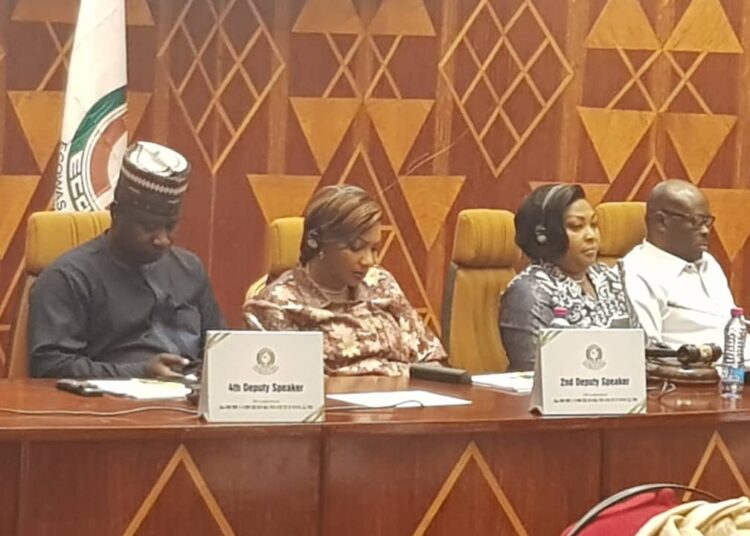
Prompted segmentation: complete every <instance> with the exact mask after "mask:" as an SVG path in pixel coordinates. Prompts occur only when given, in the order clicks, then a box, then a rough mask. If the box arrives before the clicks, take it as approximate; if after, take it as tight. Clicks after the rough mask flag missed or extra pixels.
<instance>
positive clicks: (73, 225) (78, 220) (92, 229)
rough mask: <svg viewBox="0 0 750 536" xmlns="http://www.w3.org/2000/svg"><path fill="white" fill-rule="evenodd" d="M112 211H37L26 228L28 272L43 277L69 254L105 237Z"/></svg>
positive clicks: (30, 217)
mask: <svg viewBox="0 0 750 536" xmlns="http://www.w3.org/2000/svg"><path fill="white" fill-rule="evenodd" d="M110 223H111V220H110V216H109V212H108V211H102V212H35V213H34V214H32V215H31V216H29V222H28V226H27V228H26V271H27V272H28V273H30V274H31V275H39V274H40V273H41V272H42V270H44V269H45V268H46V267H47V266H49V265H50V264H51V263H52V262H53V261H54V260H55V259H57V258H58V257H59V256H60V255H62V254H63V253H65V252H66V251H68V250H70V249H73V248H74V247H76V246H78V245H80V244H83V243H84V242H86V241H88V240H91V239H92V238H94V237H96V236H98V235H100V234H102V233H103V232H104V231H105V230H106V229H108V228H109V226H110Z"/></svg>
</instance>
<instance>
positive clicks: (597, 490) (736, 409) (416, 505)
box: [0, 377, 750, 536]
mask: <svg viewBox="0 0 750 536" xmlns="http://www.w3.org/2000/svg"><path fill="white" fill-rule="evenodd" d="M404 389H424V390H429V391H432V392H436V393H441V394H446V395H451V396H456V397H460V398H465V399H468V400H470V401H471V402H472V403H471V405H465V406H455V407H434V408H401V409H380V410H356V411H352V410H351V409H350V407H349V409H344V408H345V407H346V405H345V404H343V403H341V402H337V401H333V400H329V401H327V410H326V416H325V422H323V423H317V424H295V425H287V424H278V425H267V424H260V425H253V424H208V423H205V422H203V421H202V420H201V419H199V418H198V417H197V416H196V415H195V414H194V412H193V411H194V407H193V406H191V405H190V404H189V403H188V402H187V401H169V402H163V401H160V402H146V401H135V400H129V399H123V398H115V397H99V398H84V397H79V396H76V395H73V394H70V393H66V392H62V391H58V390H56V389H55V387H54V382H50V381H44V380H15V381H0V479H1V480H0V481H1V482H2V485H0V504H2V508H0V534H2V535H11V534H19V535H24V536H26V535H33V536H36V535H48V534H55V535H57V534H61V535H68V534H71V535H72V534H76V535H97V536H99V535H118V536H119V535H160V536H161V535H172V534H174V535H192V534H195V535H200V536H206V535H229V534H236V535H245V534H247V535H269V536H270V535H274V536H286V535H290V536H291V535H295V536H296V535H331V536H334V535H335V536H338V535H347V536H353V535H378V536H400V535H404V536H411V535H423V534H424V535H430V536H433V535H464V534H467V535H468V534H478V535H479V534H481V535H488V534H531V535H536V534H539V535H547V534H559V533H560V531H561V530H562V529H563V528H564V527H565V526H566V525H568V524H569V523H571V522H573V521H574V520H576V519H577V518H579V517H580V516H581V515H583V514H584V513H585V512H586V511H587V510H588V509H589V508H590V507H592V506H593V505H595V504H596V503H597V502H599V501H600V500H601V499H603V498H604V497H607V496H608V495H610V494H612V493H614V492H616V491H618V490H620V489H623V488H627V487H630V486H633V485H636V484H639V483H646V482H674V483H683V484H693V485H696V486H698V487H700V488H703V489H705V490H707V491H711V492H713V493H715V494H717V495H719V496H721V497H731V496H737V495H741V494H748V495H750V489H748V484H747V479H748V475H750V441H748V437H750V398H749V399H748V403H744V401H742V400H740V401H736V402H727V401H723V400H722V399H720V398H719V397H718V396H717V393H716V390H715V389H710V388H678V389H677V390H675V391H674V392H671V393H668V394H666V395H665V396H662V397H658V396H657V395H652V396H650V400H649V405H648V413H647V414H644V415H629V416H625V417H571V418H551V417H539V416H535V415H532V414H530V413H529V411H528V406H529V400H528V397H526V396H520V395H514V394H508V393H503V392H500V391H497V390H492V389H487V388H479V387H472V386H468V385H451V384H443V383H434V382H425V381H418V380H408V379H403V378H401V379H399V378H375V377H363V378H331V379H328V380H327V383H326V390H327V392H329V393H336V392H337V393H344V392H346V393H348V392H366V391H380V390H404ZM748 396H749V397H750V393H749V394H748Z"/></svg>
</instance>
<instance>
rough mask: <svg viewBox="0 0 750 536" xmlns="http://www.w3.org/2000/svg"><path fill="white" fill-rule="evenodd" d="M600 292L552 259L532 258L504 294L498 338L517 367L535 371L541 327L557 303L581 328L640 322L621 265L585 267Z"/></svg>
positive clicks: (513, 364) (501, 302)
mask: <svg viewBox="0 0 750 536" xmlns="http://www.w3.org/2000/svg"><path fill="white" fill-rule="evenodd" d="M587 275H588V277H589V280H590V281H591V283H592V285H593V286H594V289H595V290H596V297H594V296H590V295H589V294H587V293H586V292H584V291H583V289H582V288H581V285H579V284H578V283H576V282H575V281H573V279H571V278H570V277H569V276H567V275H566V274H565V273H563V271H562V270H560V268H559V267H558V266H557V265H555V264H552V263H534V264H531V265H529V266H528V267H527V268H526V269H525V270H524V271H522V272H521V273H519V274H518V275H517V276H516V277H514V278H513V280H512V281H511V282H510V284H509V285H508V288H507V289H506V290H505V292H504V293H503V296H502V298H501V299H500V319H499V323H500V337H501V338H502V340H503V346H504V347H505V352H506V353H507V354H508V359H509V360H510V367H511V369H513V370H533V368H534V360H535V358H536V352H537V344H538V336H539V330H540V329H543V328H546V327H548V326H549V324H550V322H552V319H553V318H554V314H553V310H554V308H555V307H565V308H566V309H567V310H568V317H567V320H568V322H569V323H570V325H571V326H573V327H577V328H589V327H600V328H603V327H638V322H637V320H634V317H633V315H632V314H630V313H629V311H630V309H629V306H628V303H627V296H626V294H625V290H624V287H623V284H622V280H621V278H620V274H619V273H618V272H617V270H615V269H613V268H610V267H608V266H606V265H604V264H594V265H592V266H591V267H589V269H588V271H587Z"/></svg>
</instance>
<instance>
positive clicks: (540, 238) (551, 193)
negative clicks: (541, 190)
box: [534, 184, 565, 246]
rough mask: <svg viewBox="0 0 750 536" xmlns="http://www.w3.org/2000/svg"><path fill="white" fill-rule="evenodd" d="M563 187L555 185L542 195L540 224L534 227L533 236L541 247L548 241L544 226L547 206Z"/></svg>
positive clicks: (562, 185)
mask: <svg viewBox="0 0 750 536" xmlns="http://www.w3.org/2000/svg"><path fill="white" fill-rule="evenodd" d="M564 186H565V185H564V184H555V185H554V186H553V187H552V188H550V189H549V190H547V193H546V194H544V199H543V200H542V223H540V224H539V225H537V226H536V227H534V236H535V237H536V243H537V244H540V245H542V246H543V245H544V244H546V243H547V241H548V240H549V239H548V238H547V226H546V224H545V222H546V221H547V205H548V204H549V202H550V200H551V199H552V198H554V197H555V194H556V193H557V192H558V191H559V190H560V189H561V188H563V187H564Z"/></svg>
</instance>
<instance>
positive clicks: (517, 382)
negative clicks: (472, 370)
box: [471, 372, 534, 394]
mask: <svg viewBox="0 0 750 536" xmlns="http://www.w3.org/2000/svg"><path fill="white" fill-rule="evenodd" d="M471 382H472V383H473V384H474V385H479V386H482V387H494V388H495V389H500V390H501V391H509V392H511V393H519V394H528V393H530V392H531V388H532V386H533V385H534V373H533V372H505V373H502V374H475V375H474V376H472V377H471Z"/></svg>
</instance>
